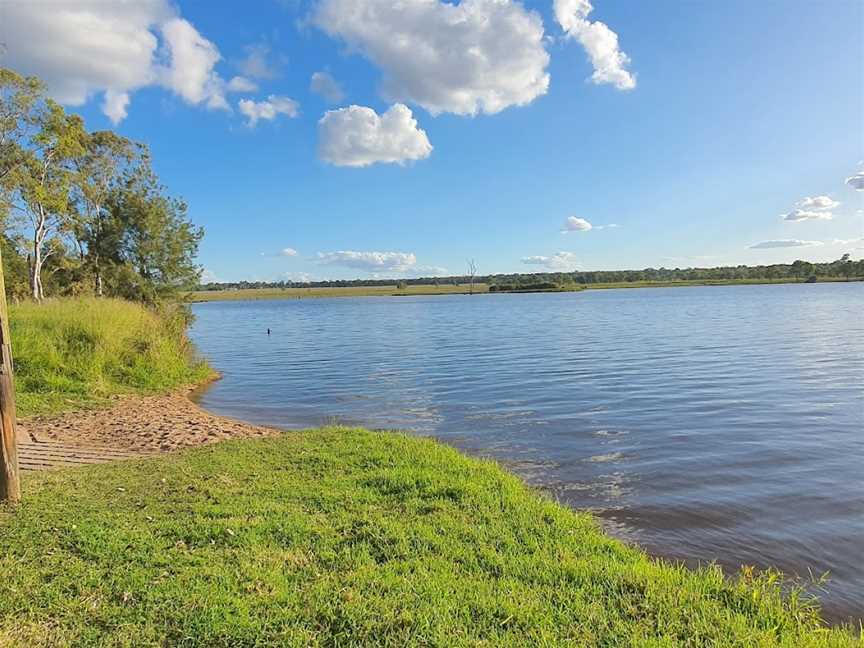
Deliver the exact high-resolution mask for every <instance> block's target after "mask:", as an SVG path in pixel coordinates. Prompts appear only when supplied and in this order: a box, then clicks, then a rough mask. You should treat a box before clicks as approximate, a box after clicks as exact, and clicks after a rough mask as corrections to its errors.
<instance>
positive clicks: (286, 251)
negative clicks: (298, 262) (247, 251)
mask: <svg viewBox="0 0 864 648" xmlns="http://www.w3.org/2000/svg"><path fill="white" fill-rule="evenodd" d="M261 256H263V257H296V256H297V250H295V249H294V248H291V247H285V248H282V249H281V250H279V251H278V252H262V253H261Z"/></svg>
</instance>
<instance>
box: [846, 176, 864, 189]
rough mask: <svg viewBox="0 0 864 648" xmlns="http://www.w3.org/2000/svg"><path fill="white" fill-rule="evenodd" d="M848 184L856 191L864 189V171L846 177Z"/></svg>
mask: <svg viewBox="0 0 864 648" xmlns="http://www.w3.org/2000/svg"><path fill="white" fill-rule="evenodd" d="M846 184H847V185H849V186H850V187H852V188H853V189H854V190H855V191H864V171H859V172H858V173H856V174H855V175H853V176H849V177H848V178H846Z"/></svg>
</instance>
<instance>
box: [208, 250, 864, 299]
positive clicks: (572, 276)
mask: <svg viewBox="0 0 864 648" xmlns="http://www.w3.org/2000/svg"><path fill="white" fill-rule="evenodd" d="M820 278H821V279H861V278H864V260H858V261H853V260H852V259H851V258H850V257H849V255H848V254H844V255H843V256H842V257H841V258H840V259H838V260H837V261H832V262H830V263H810V262H808V261H795V262H794V263H777V264H774V265H759V266H746V265H739V266H723V267H718V268H645V269H644V270H596V271H591V272H532V273H528V274H493V275H485V276H479V275H478V276H476V277H474V281H475V282H476V283H484V284H488V285H489V286H490V287H494V290H496V291H505V290H540V289H548V290H554V289H566V288H567V287H568V286H573V285H577V286H580V285H581V286H587V285H591V284H616V283H633V282H640V281H646V282H647V281H650V282H673V281H778V280H795V281H818V280H819V279H820ZM470 280H471V278H470V277H469V276H467V275H462V276H452V277H420V278H417V279H399V280H396V279H339V280H333V281H312V282H296V281H276V282H265V281H238V282H227V283H226V282H219V283H208V284H204V285H202V286H200V289H201V290H245V289H254V288H305V287H310V288H347V287H352V286H392V285H394V284H395V283H397V281H398V283H402V284H406V285H411V286H439V285H448V284H449V285H459V284H467V283H469V281H470Z"/></svg>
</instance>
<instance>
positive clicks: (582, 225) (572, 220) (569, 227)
mask: <svg viewBox="0 0 864 648" xmlns="http://www.w3.org/2000/svg"><path fill="white" fill-rule="evenodd" d="M593 228H594V226H593V225H592V224H591V223H590V222H588V221H587V220H585V219H584V218H579V217H577V216H570V217H569V218H568V219H567V220H566V221H564V228H563V229H562V230H561V233H562V234H568V233H570V232H588V231H590V230H592V229H593Z"/></svg>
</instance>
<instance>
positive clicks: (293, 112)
mask: <svg viewBox="0 0 864 648" xmlns="http://www.w3.org/2000/svg"><path fill="white" fill-rule="evenodd" d="M237 107H238V108H239V109H240V112H241V113H242V114H243V115H245V116H246V118H247V121H246V125H247V126H248V127H249V128H255V126H256V125H257V124H258V121H259V120H261V119H264V120H266V121H273V120H274V119H276V117H278V116H279V115H285V116H286V117H289V118H294V117H297V115H299V114H300V104H299V103H297V102H296V101H294V100H293V99H291V98H290V97H279V96H276V95H270V96H269V97H267V99H266V100H265V101H253V100H252V99H241V100H240V101H239V102H238V104H237Z"/></svg>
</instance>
